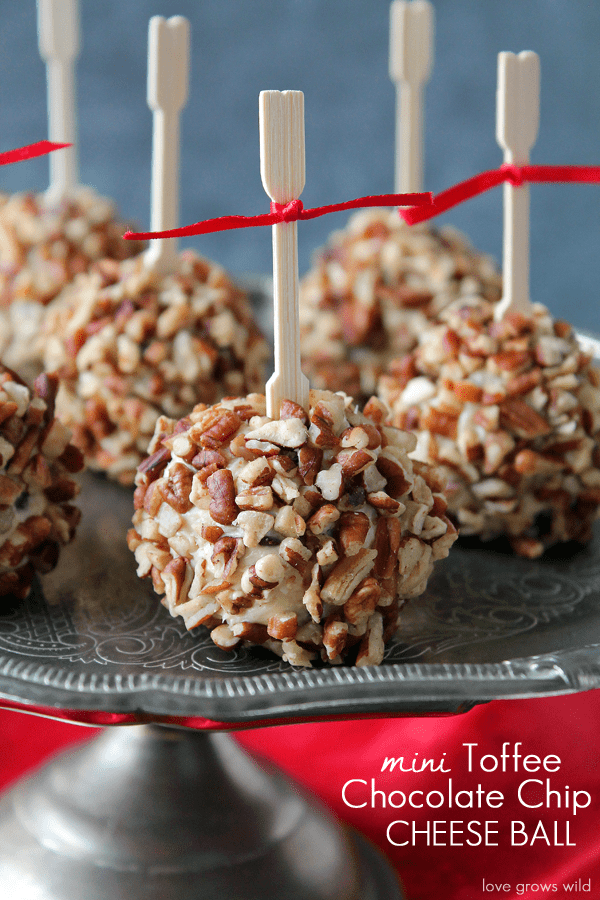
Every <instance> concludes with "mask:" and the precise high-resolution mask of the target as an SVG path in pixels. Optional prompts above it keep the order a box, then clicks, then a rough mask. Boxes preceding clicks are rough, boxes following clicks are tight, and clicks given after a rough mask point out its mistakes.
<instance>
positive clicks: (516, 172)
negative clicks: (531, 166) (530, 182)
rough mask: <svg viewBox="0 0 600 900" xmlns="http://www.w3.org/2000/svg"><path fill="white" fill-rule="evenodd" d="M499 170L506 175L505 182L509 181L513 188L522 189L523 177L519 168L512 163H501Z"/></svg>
mask: <svg viewBox="0 0 600 900" xmlns="http://www.w3.org/2000/svg"><path fill="white" fill-rule="evenodd" d="M500 170H501V171H502V172H505V173H506V180H507V181H510V183H511V184H512V186H513V187H522V186H523V185H524V184H525V176H524V174H523V169H522V167H521V166H515V165H514V163H503V164H502V165H501V166H500Z"/></svg>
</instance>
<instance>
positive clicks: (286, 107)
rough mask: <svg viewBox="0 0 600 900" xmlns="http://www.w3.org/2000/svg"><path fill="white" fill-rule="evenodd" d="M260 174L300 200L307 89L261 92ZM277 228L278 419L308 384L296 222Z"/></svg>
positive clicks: (281, 197)
mask: <svg viewBox="0 0 600 900" xmlns="http://www.w3.org/2000/svg"><path fill="white" fill-rule="evenodd" d="M259 128H260V174H261V178H262V183H263V187H264V189H265V191H266V192H267V194H268V195H269V197H270V198H271V200H273V201H274V202H275V203H283V204H285V203H289V202H290V201H291V200H297V199H298V198H299V197H300V194H301V193H302V191H303V189H304V180H305V164H304V94H303V93H302V92H301V91H283V92H280V91H262V92H261V94H260V98H259ZM272 230H273V304H274V318H275V373H274V374H273V375H272V377H271V378H270V379H269V381H268V382H267V388H266V396H267V415H268V416H270V417H271V418H273V419H278V418H279V414H280V407H281V401H282V400H293V401H294V402H295V403H298V404H299V405H300V406H301V407H302V408H303V409H305V410H307V411H308V399H309V384H308V379H307V378H306V376H305V375H303V374H302V369H301V367H300V322H299V301H298V223H297V222H281V223H279V224H277V225H273V226H272Z"/></svg>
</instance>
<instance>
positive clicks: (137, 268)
mask: <svg viewBox="0 0 600 900" xmlns="http://www.w3.org/2000/svg"><path fill="white" fill-rule="evenodd" d="M45 332H46V335H47V338H46V349H45V355H44V362H45V367H46V369H47V370H48V371H57V372H58V374H59V377H60V380H61V384H60V390H59V394H58V398H57V410H58V413H59V415H60V416H61V418H62V419H63V421H65V422H66V423H67V424H68V426H69V427H70V428H71V429H72V431H73V440H74V442H75V444H76V445H77V446H78V447H80V448H81V450H82V451H83V453H84V456H85V457H86V461H87V463H88V465H89V466H90V468H93V469H97V470H102V471H105V472H106V473H107V474H108V475H109V477H111V478H113V479H115V480H118V481H120V482H122V483H123V484H132V483H133V479H134V476H135V472H136V469H137V467H138V465H139V464H140V462H141V460H142V459H143V458H144V456H145V454H146V450H147V447H148V443H149V441H150V438H151V437H152V434H153V432H154V425H155V423H156V420H157V419H158V417H159V416H160V415H161V414H165V415H168V416H174V417H177V418H179V417H181V416H183V415H185V414H186V413H188V412H189V411H190V410H191V409H192V408H193V406H194V404H196V403H198V402H205V403H214V402H215V401H216V400H218V399H219V398H220V397H222V396H223V395H226V394H229V395H231V394H237V393H240V392H244V391H248V390H257V389H260V388H261V387H262V386H263V384H264V381H263V367H264V363H265V360H266V358H267V356H268V347H267V344H266V342H265V340H264V338H263V336H262V335H261V333H260V331H259V330H258V327H257V326H256V324H255V322H254V319H253V317H252V312H251V308H250V303H249V301H248V298H247V297H246V295H245V294H244V293H243V292H242V291H241V290H240V289H239V288H237V287H236V286H235V285H234V284H233V282H232V281H230V279H229V278H228V277H227V275H226V274H225V272H224V271H223V269H221V268H220V267H219V266H216V265H215V264H214V263H211V262H208V261H207V260H205V259H202V258H201V257H199V256H197V255H196V254H195V253H193V252H192V251H185V252H183V253H181V254H180V255H179V257H178V263H177V269H176V271H175V272H174V273H172V274H171V275H167V276H164V275H160V274H157V273H156V272H155V271H152V270H150V269H148V268H147V267H146V266H144V261H143V257H142V256H139V257H137V258H136V259H132V260H126V261H125V262H123V263H116V262H114V261H112V260H102V261H101V262H100V263H98V264H97V265H96V266H94V267H93V269H92V271H90V272H89V273H88V274H87V275H84V276H81V277H80V278H79V279H77V281H76V282H75V283H74V284H73V285H72V287H70V288H69V289H68V290H67V291H65V292H64V294H63V296H62V297H61V298H60V300H59V301H57V302H56V303H55V304H54V305H53V307H52V309H50V310H49V312H48V315H47V318H46V322H45Z"/></svg>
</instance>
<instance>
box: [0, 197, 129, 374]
mask: <svg viewBox="0 0 600 900" xmlns="http://www.w3.org/2000/svg"><path fill="white" fill-rule="evenodd" d="M126 228H127V226H126V225H125V224H124V222H122V221H119V219H118V217H116V215H115V208H114V204H113V203H112V202H111V201H110V200H107V199H106V198H105V197H100V196H99V195H98V194H96V193H95V191H93V190H92V189H91V188H89V187H79V188H77V189H76V190H75V191H74V192H73V193H72V194H71V195H69V196H68V197H67V198H65V199H64V200H61V201H60V202H58V203H55V204H51V205H48V204H47V203H46V200H45V197H44V195H43V194H37V195H35V194H14V195H12V196H10V197H5V198H3V203H2V205H1V206H0V359H2V361H3V362H4V363H5V364H6V365H7V366H11V367H12V368H14V369H17V370H18V371H19V372H22V373H25V374H26V375H28V376H29V375H33V377H35V375H37V374H38V373H39V371H40V370H41V352H42V350H41V347H40V344H39V333H40V327H41V323H42V319H43V315H44V310H45V307H46V306H47V305H48V304H49V303H51V302H52V301H53V300H54V298H55V297H57V296H58V294H59V293H60V292H61V290H62V289H63V288H64V287H65V285H67V284H69V283H70V282H71V281H72V280H73V279H74V278H75V276H76V275H78V274H79V273H81V272H85V271H86V270H87V269H88V267H89V266H90V264H91V263H92V262H93V261H94V260H99V259H102V258H103V257H105V256H106V257H110V258H111V259H125V258H126V257H128V256H132V255H134V254H136V253H139V252H140V249H141V245H140V244H139V243H138V244H136V243H131V242H128V241H124V240H123V234H124V232H125V231H126Z"/></svg>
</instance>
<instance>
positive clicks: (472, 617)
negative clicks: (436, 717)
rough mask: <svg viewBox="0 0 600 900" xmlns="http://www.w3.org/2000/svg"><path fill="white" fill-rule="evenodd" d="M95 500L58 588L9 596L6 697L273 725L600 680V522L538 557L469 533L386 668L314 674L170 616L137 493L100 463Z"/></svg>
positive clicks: (413, 606)
mask: <svg viewBox="0 0 600 900" xmlns="http://www.w3.org/2000/svg"><path fill="white" fill-rule="evenodd" d="M583 340H584V339H583V338H582V343H583ZM585 340H586V341H587V342H588V346H589V347H590V349H594V350H595V349H596V347H597V346H598V344H597V343H596V342H595V341H594V340H593V339H592V338H589V337H586V338H585ZM586 349H587V347H586ZM80 501H81V502H80V505H81V507H82V509H83V517H82V523H81V526H80V529H79V531H78V534H77V537H76V539H75V541H74V542H73V543H72V544H71V545H70V546H69V547H68V548H66V550H65V551H63V554H62V556H61V559H60V562H59V565H58V567H57V569H56V570H55V571H54V572H53V573H51V574H50V575H48V576H45V578H44V582H43V589H42V587H41V586H40V585H39V584H36V586H35V589H34V590H33V592H32V593H31V595H30V597H29V598H28V600H27V601H25V602H21V603H19V604H17V603H15V604H14V605H13V606H12V607H9V608H7V607H6V605H5V606H4V607H3V608H0V706H1V705H2V698H4V700H5V703H7V704H8V705H10V703H11V702H13V703H17V704H24V705H30V706H32V707H40V706H41V707H44V708H46V709H57V710H59V709H65V710H67V709H68V710H87V711H90V712H91V713H92V714H93V713H94V712H96V713H98V714H100V713H114V714H129V715H132V716H133V717H134V718H135V717H139V719H140V720H142V719H144V718H147V717H159V718H163V719H164V718H165V717H166V718H173V719H174V718H176V717H184V718H185V717H192V718H193V717H202V718H203V719H208V720H214V721H217V722H227V723H245V724H250V723H252V722H255V723H257V724H258V723H259V722H261V721H265V720H269V721H273V720H279V719H286V718H289V719H293V720H302V719H308V718H316V717H326V718H335V717H337V716H354V715H361V714H373V713H379V714H388V715H389V714H394V713H400V714H419V713H428V712H458V711H460V710H464V709H468V708H469V707H470V706H472V705H473V704H474V703H478V702H485V701H487V700H491V699H498V698H508V697H523V698H525V697H533V696H542V695H550V694H560V693H570V692H574V691H581V690H588V689H591V688H597V687H600V522H599V523H598V525H597V527H596V530H595V535H594V539H593V541H592V542H591V544H590V545H589V546H587V547H584V548H578V547H574V546H571V545H569V546H566V547H562V548H560V549H558V550H555V551H553V552H550V553H549V554H546V556H545V557H543V558H542V559H540V560H536V561H531V560H523V559H518V558H516V557H514V556H513V555H512V554H510V553H508V552H504V551H503V548H502V547H501V546H497V545H496V546H487V547H485V546H478V547H461V546H456V545H455V547H454V548H453V549H452V552H451V553H450V556H449V557H448V559H446V560H443V561H442V562H441V563H439V564H438V565H437V566H436V570H435V572H434V574H433V576H432V577H431V579H430V582H429V585H428V588H427V591H426V593H425V594H424V595H423V596H422V597H420V598H418V599H416V600H412V601H411V602H410V603H408V604H407V605H406V606H405V608H404V610H403V612H402V616H401V625H400V629H399V633H398V636H397V637H396V638H395V639H394V640H393V641H392V642H391V644H390V645H389V647H388V648H387V650H386V654H385V659H384V661H383V664H382V665H381V666H379V667H369V668H354V667H350V666H348V667H333V668H331V667H327V668H326V667H323V668H313V669H308V670H299V669H294V668H292V667H291V666H290V665H289V664H287V663H283V662H282V661H281V660H279V659H278V658H276V657H274V656H272V655H271V654H269V653H267V652H266V651H263V650H261V649H260V648H251V649H241V650H238V651H235V652H233V653H224V652H223V651H220V650H219V649H218V648H216V647H215V645H214V644H213V643H212V641H211V639H210V637H209V636H208V634H207V633H206V631H205V630H204V629H203V628H198V629H196V630H195V631H194V632H193V633H188V632H186V631H185V629H184V627H183V625H182V623H181V620H180V619H174V618H171V616H170V615H169V614H168V612H167V611H166V610H165V609H164V607H162V606H161V604H160V602H159V600H158V598H157V596H156V595H155V594H154V593H153V590H152V587H151V585H150V584H149V583H148V582H146V581H144V582H142V581H140V580H139V579H138V578H137V576H136V574H135V561H134V559H133V555H132V554H131V553H130V552H129V550H128V548H127V545H126V542H125V533H126V530H127V528H128V527H129V524H130V521H131V511H132V494H131V491H129V490H126V489H124V488H122V487H119V486H117V485H114V484H111V483H110V482H108V481H106V480H104V479H102V478H99V477H95V476H93V475H87V476H86V477H85V478H84V482H83V490H82V494H81V498H80ZM99 720H100V719H99V718H98V721H99ZM88 721H94V718H93V715H90V716H88Z"/></svg>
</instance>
